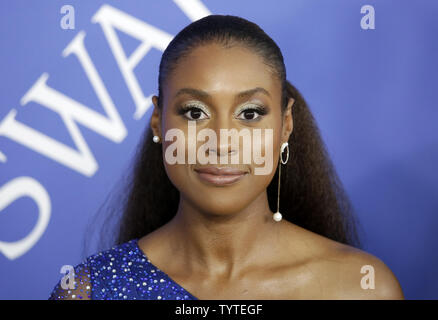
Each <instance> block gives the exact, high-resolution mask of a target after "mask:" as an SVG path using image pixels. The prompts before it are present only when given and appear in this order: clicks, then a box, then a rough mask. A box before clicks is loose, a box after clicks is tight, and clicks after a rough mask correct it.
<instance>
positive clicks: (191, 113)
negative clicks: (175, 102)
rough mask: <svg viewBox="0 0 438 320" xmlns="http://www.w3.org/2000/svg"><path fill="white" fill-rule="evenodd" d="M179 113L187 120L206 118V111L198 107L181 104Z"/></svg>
mask: <svg viewBox="0 0 438 320" xmlns="http://www.w3.org/2000/svg"><path fill="white" fill-rule="evenodd" d="M180 113H181V114H183V115H184V117H186V118H187V119H189V120H204V119H208V115H206V113H205V112H204V111H203V110H202V109H200V108H198V107H193V106H183V107H181V111H180Z"/></svg>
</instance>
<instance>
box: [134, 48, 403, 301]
mask: <svg viewBox="0 0 438 320" xmlns="http://www.w3.org/2000/svg"><path fill="white" fill-rule="evenodd" d="M187 87H191V88H196V89H200V90H203V91H205V92H207V93H208V94H209V95H210V97H208V98H206V97H198V96H193V95H190V94H183V95H180V96H178V97H176V98H174V96H175V94H176V92H177V91H178V90H179V89H181V88H187ZM255 87H262V88H265V89H266V90H267V92H268V93H269V95H266V94H263V93H261V92H256V93H254V94H253V95H251V96H248V97H245V98H244V99H240V100H236V94H237V93H239V92H242V91H245V90H248V89H252V88H255ZM163 97H164V100H163V109H162V110H160V109H159V108H158V103H157V101H158V100H157V97H156V96H154V97H153V99H152V100H153V103H154V106H155V108H154V111H153V114H152V117H151V120H150V125H151V128H152V130H153V133H154V135H157V136H159V137H160V141H161V142H162V143H163V154H164V150H165V149H166V147H167V146H168V145H170V144H171V143H172V141H164V137H165V133H166V131H167V130H169V129H171V128H179V129H181V130H182V131H183V132H184V133H185V134H186V136H187V120H188V118H186V117H184V116H183V115H181V114H178V113H177V111H176V110H177V107H178V106H179V105H181V104H184V103H186V102H188V101H197V103H198V104H202V105H203V106H204V107H205V108H206V109H207V110H208V113H209V115H208V116H207V117H206V118H204V119H203V120H198V122H197V130H200V129H202V128H211V129H212V130H215V132H216V133H217V135H218V137H219V129H220V128H226V129H230V128H236V129H237V130H240V129H243V128H249V129H251V128H271V129H273V141H272V148H273V157H274V159H279V156H280V146H281V144H282V143H283V142H285V141H288V140H289V136H290V134H291V133H292V130H293V118H292V108H293V103H294V100H293V99H290V100H289V101H288V104H287V109H286V111H285V112H284V114H282V113H281V108H280V105H281V103H280V102H281V83H280V81H279V80H278V79H277V78H276V77H275V76H274V75H273V74H272V71H271V70H270V69H269V67H268V66H267V65H266V64H264V63H263V60H262V59H261V58H260V57H259V56H258V55H256V54H254V53H253V52H251V51H250V50H248V49H246V48H244V47H238V46H236V47H233V48H231V49H223V48H222V47H220V46H219V45H216V44H209V45H204V46H201V47H198V48H196V49H194V50H193V51H192V52H191V54H190V55H189V56H188V57H186V58H185V59H184V60H181V61H180V62H179V64H178V67H177V68H176V70H175V72H174V73H172V74H171V75H170V77H168V79H167V80H166V83H165V86H164V87H163ZM247 104H258V105H260V104H261V105H263V106H265V107H267V108H268V110H269V112H268V113H267V114H265V115H263V116H261V117H259V116H257V115H256V116H255V117H257V119H258V120H257V121H249V122H248V121H244V120H242V115H240V114H236V113H238V112H237V111H238V109H239V108H240V107H241V106H242V105H247ZM189 116H193V113H189ZM203 117H205V116H204V115H203ZM198 143H199V144H202V142H198ZM198 147H199V145H198ZM264 147H266V146H264ZM221 148H223V149H224V150H229V146H228V145H221ZM163 161H164V156H163ZM289 161H290V160H289ZM186 163H187V162H186ZM164 165H165V169H166V172H167V174H168V176H169V179H170V180H171V181H172V183H173V184H174V185H175V187H176V188H177V189H178V190H179V191H180V203H179V207H178V211H177V213H176V215H175V217H174V218H173V219H172V220H171V221H170V222H169V223H167V224H166V225H164V226H163V227H161V228H159V229H157V230H155V231H154V232H152V233H150V234H148V235H146V236H144V237H143V238H141V239H140V240H139V246H140V249H141V250H142V251H143V252H145V254H146V255H147V256H148V257H149V259H150V261H151V262H152V263H153V264H154V265H156V266H157V267H158V268H160V269H161V270H162V271H163V272H165V273H167V274H168V275H169V276H170V277H171V278H172V279H173V280H174V281H175V282H176V283H178V284H179V285H180V286H182V287H184V288H185V289H186V290H187V291H189V292H190V293H192V294H193V295H194V296H196V297H197V298H199V299H403V293H402V290H401V287H400V285H399V283H398V281H397V279H396V278H395V276H394V275H393V273H392V272H391V270H390V269H389V268H388V267H387V266H386V265H385V264H384V263H383V262H382V261H381V260H380V259H378V258H377V257H375V256H373V255H371V254H369V253H366V252H364V251H362V250H359V249H356V248H353V247H351V246H348V245H344V244H341V243H338V242H336V241H333V240H330V239H328V238H325V237H323V236H320V235H318V234H315V233H313V232H310V231H308V230H305V229H303V228H301V227H299V226H297V225H294V224H292V223H290V222H288V221H286V220H285V219H283V220H282V221H280V222H275V221H274V220H273V219H272V215H273V212H272V211H271V210H270V208H269V205H268V198H267V193H266V188H267V186H268V185H269V183H270V182H271V180H272V178H273V176H274V173H275V170H276V167H277V165H278V163H277V161H274V164H273V168H272V172H271V173H270V174H268V175H254V174H252V173H253V172H254V168H255V166H256V164H254V163H251V164H246V165H242V166H241V167H240V168H243V167H245V168H246V169H248V171H249V172H250V174H248V175H246V176H245V178H244V179H242V180H240V181H238V182H237V183H235V184H232V185H228V186H220V187H218V186H212V185H208V184H205V183H204V182H202V181H201V180H200V179H199V178H198V177H197V174H196V173H195V172H194V170H193V168H194V165H192V164H175V165H169V164H168V163H167V162H166V161H164ZM280 212H281V207H280ZM363 265H371V266H372V267H373V268H374V273H375V289H368V290H365V289H362V288H361V285H360V284H361V278H362V277H363V276H364V274H363V273H361V272H360V270H361V267H362V266H363Z"/></svg>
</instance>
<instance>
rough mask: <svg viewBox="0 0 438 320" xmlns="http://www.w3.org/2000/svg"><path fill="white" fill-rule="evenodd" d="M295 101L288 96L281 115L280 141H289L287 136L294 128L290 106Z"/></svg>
mask: <svg viewBox="0 0 438 320" xmlns="http://www.w3.org/2000/svg"><path fill="white" fill-rule="evenodd" d="M294 102H295V99H294V98H289V101H288V103H287V107H286V110H285V111H284V115H283V132H282V135H281V141H282V142H287V141H289V137H290V135H291V134H292V130H293V128H294V124H293V118H292V106H293V104H294Z"/></svg>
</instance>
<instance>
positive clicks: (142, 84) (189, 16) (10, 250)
mask: <svg viewBox="0 0 438 320" xmlns="http://www.w3.org/2000/svg"><path fill="white" fill-rule="evenodd" d="M64 5H71V7H67V9H68V10H67V11H63V13H62V12H61V8H62V7H63V6H64ZM364 5H370V6H372V7H373V8H374V18H375V25H374V27H375V28H374V29H363V28H362V27H361V20H362V19H363V17H364V16H365V15H366V14H369V13H370V11H367V12H365V13H361V8H362V7H363V6H364ZM73 10H74V29H64V28H63V27H62V26H64V27H66V26H67V28H68V27H73V20H72V19H70V20H68V21H67V19H66V17H67V16H66V15H67V14H68V15H69V17H71V14H72V12H73ZM210 13H215V14H233V15H238V16H242V17H244V18H246V19H249V20H251V21H254V22H255V23H257V24H258V25H259V26H261V27H262V28H263V29H264V30H265V31H266V32H267V33H268V34H269V35H271V36H272V38H273V39H274V40H275V41H276V42H277V43H278V45H279V46H280V48H281V49H282V52H283V54H284V57H285V63H286V67H287V76H288V79H289V80H290V81H291V82H292V83H293V84H295V85H296V87H297V88H298V89H299V90H301V91H302V93H303V95H304V97H305V98H306V99H307V101H308V102H309V105H310V108H311V109H312V111H313V113H314V115H315V117H316V120H317V122H318V124H319V126H320V129H321V132H322V135H323V138H324V140H325V142H326V145H327V148H328V151H329V153H330V155H331V157H332V159H333V161H334V163H335V166H336V168H337V170H338V173H339V175H340V178H341V180H342V182H343V183H344V186H345V188H346V190H347V192H348V194H349V195H350V197H351V199H352V202H353V205H354V208H355V210H356V212H357V215H358V217H359V220H360V222H361V224H362V228H363V233H362V241H363V242H364V249H365V250H367V251H368V252H370V253H372V254H374V255H376V256H378V257H379V258H380V259H382V260H383V261H384V262H385V263H386V264H387V265H388V266H389V267H390V268H391V269H392V270H393V272H394V273H395V275H396V276H397V278H398V279H399V280H400V283H401V285H402V288H403V291H404V293H405V296H406V298H408V299H425V298H434V299H436V298H438V294H437V290H438V280H437V277H436V275H435V274H434V272H436V270H438V256H437V252H438V237H437V231H436V229H437V227H438V216H437V213H438V188H437V181H438V173H437V171H436V164H437V162H438V151H437V150H438V149H437V147H438V133H437V132H436V124H437V115H438V108H437V102H436V101H437V100H436V99H437V98H436V96H435V94H436V93H437V91H438V76H437V72H438V59H437V57H438V41H437V36H438V32H437V31H438V27H437V24H438V22H437V21H438V20H437V17H438V2H436V1H427V0H417V1H401V0H398V1H383V0H382V1H373V0H362V1H358V0H354V1H352V0H342V1H341V0H331V1H325V0H320V1H316V0H312V1H311V0H299V1H298V0H282V1H269V2H268V1H254V0H252V1H225V2H224V1H219V0H214V1H213V0H212V1H203V2H200V1H192V0H191V1H186V0H184V1H176V0H174V1H171V0H168V1H143V0H142V1H140V0H139V1H134V0H129V1H128V0H125V1H71V0H70V1H53V0H50V1H49V0H45V1H42V0H41V1H24V0H14V1H12V0H11V1H1V2H0V15H1V18H0V30H1V31H0V32H1V37H0V41H1V50H0V68H1V77H0V91H1V94H0V101H1V107H0V212H1V214H0V298H1V299H47V297H48V295H49V293H50V291H51V289H52V288H53V286H54V285H55V283H56V282H57V281H58V279H59V278H60V277H61V274H60V268H61V266H62V265H66V264H70V265H75V264H77V263H79V262H80V261H81V259H82V258H83V252H82V241H83V238H84V235H85V233H86V228H87V226H88V224H89V222H90V219H91V218H92V217H93V216H94V215H95V213H96V211H97V210H98V208H99V207H100V205H101V204H102V203H103V202H104V200H105V199H106V196H107V195H108V194H109V192H110V191H111V190H112V189H113V187H114V186H115V185H116V183H117V182H118V179H119V177H120V176H121V175H122V174H123V173H124V172H125V171H126V170H127V169H128V168H129V164H130V163H131V161H132V157H133V155H134V154H133V152H134V151H135V147H136V145H137V144H138V142H139V139H140V137H141V134H142V132H143V130H144V128H145V126H146V125H148V121H149V117H150V114H151V111H152V109H150V108H149V107H150V106H151V101H150V97H151V95H153V94H156V92H157V76H158V65H159V61H160V57H161V54H162V52H163V50H164V48H165V47H166V45H167V43H168V42H169V41H170V39H171V38H172V37H173V36H174V35H175V34H176V33H177V32H178V31H179V30H181V29H182V28H183V27H184V26H186V25H187V24H189V23H190V22H191V21H194V20H197V19H199V18H201V17H202V16H204V15H207V14H210ZM370 21H371V20H368V22H370ZM131 70H133V71H131Z"/></svg>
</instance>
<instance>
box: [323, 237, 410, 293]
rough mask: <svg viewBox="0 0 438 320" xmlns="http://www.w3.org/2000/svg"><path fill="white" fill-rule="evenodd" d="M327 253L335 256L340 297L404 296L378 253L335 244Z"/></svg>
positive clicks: (397, 282)
mask: <svg viewBox="0 0 438 320" xmlns="http://www.w3.org/2000/svg"><path fill="white" fill-rule="evenodd" d="M329 256H334V257H338V258H339V259H340V260H341V261H342V262H341V263H340V264H339V271H338V274H339V276H338V279H339V280H338V281H339V284H340V286H341V287H342V288H343V290H340V291H339V293H337V294H336V295H335V296H338V297H339V298H341V299H373V300H376V299H391V300H398V299H404V295H403V291H402V288H401V286H400V283H399V281H398V280H397V278H396V277H395V275H394V273H393V272H392V271H391V269H390V268H389V267H388V266H387V265H386V264H385V263H384V262H383V261H382V260H381V259H380V258H378V257H376V256H374V255H372V254H370V253H368V252H365V251H363V250H360V249H357V248H354V247H351V246H348V245H345V244H338V248H337V249H335V251H334V252H333V253H331V254H330V255H329Z"/></svg>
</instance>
